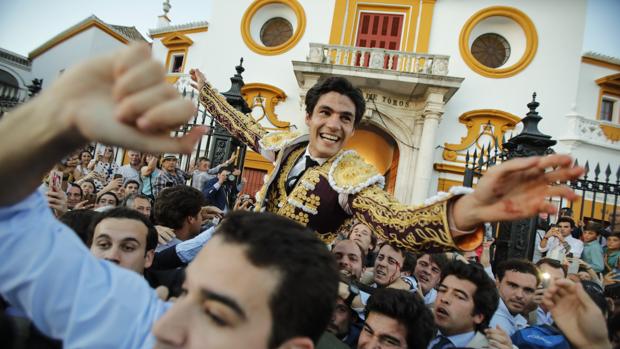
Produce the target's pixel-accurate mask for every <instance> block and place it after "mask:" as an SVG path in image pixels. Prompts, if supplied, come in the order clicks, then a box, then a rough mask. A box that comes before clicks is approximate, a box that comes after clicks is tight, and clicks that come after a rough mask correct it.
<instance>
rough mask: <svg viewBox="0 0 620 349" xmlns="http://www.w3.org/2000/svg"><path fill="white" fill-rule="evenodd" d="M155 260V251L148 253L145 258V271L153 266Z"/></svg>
mask: <svg viewBox="0 0 620 349" xmlns="http://www.w3.org/2000/svg"><path fill="white" fill-rule="evenodd" d="M153 259H155V250H148V251H146V255H145V256H144V269H148V268H150V267H151V265H153Z"/></svg>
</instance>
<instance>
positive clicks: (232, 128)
mask: <svg viewBox="0 0 620 349" xmlns="http://www.w3.org/2000/svg"><path fill="white" fill-rule="evenodd" d="M190 75H191V77H192V80H193V81H194V83H193V84H192V86H194V87H195V88H196V89H198V90H199V91H200V102H201V103H202V104H203V105H204V106H205V108H207V111H209V113H210V114H211V115H212V116H213V117H214V118H215V119H216V120H217V122H218V123H219V124H220V125H222V127H224V128H225V129H226V130H228V132H230V134H231V135H232V136H233V137H235V138H237V139H238V140H240V141H241V142H243V143H244V144H245V145H247V146H248V147H250V148H251V149H252V150H254V151H255V152H257V153H260V150H259V145H258V140H259V139H261V138H262V137H263V136H264V135H265V134H267V131H266V130H265V129H264V128H263V127H262V126H261V125H260V124H259V123H258V122H256V121H255V120H254V118H252V117H251V116H249V115H245V114H243V113H241V112H240V111H238V110H237V109H235V108H233V107H232V106H231V105H230V104H228V102H226V99H225V98H224V97H223V96H222V95H220V94H219V93H218V92H217V91H216V90H215V89H214V88H213V87H211V85H209V83H208V82H207V81H206V80H205V77H204V75H203V74H202V73H201V72H200V70H198V69H192V70H190Z"/></svg>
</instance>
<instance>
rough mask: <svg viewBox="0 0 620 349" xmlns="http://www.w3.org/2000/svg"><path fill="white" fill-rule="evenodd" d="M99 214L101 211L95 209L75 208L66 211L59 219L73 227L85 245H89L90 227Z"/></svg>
mask: <svg viewBox="0 0 620 349" xmlns="http://www.w3.org/2000/svg"><path fill="white" fill-rule="evenodd" d="M98 215H99V212H96V211H93V210H73V211H67V212H65V213H64V214H63V215H62V216H60V218H58V220H59V221H61V222H63V223H64V224H65V225H66V226H68V227H69V228H71V229H72V230H73V231H74V232H75V233H76V234H77V236H78V237H79V238H80V240H82V242H83V243H84V245H86V246H88V229H89V227H90V223H91V222H92V221H93V220H94V219H95V217H97V216H98Z"/></svg>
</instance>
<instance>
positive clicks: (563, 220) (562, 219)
mask: <svg viewBox="0 0 620 349" xmlns="http://www.w3.org/2000/svg"><path fill="white" fill-rule="evenodd" d="M562 222H565V223H569V224H570V227H571V229H572V228H575V221H574V220H573V219H572V218H570V217H567V216H563V217H560V218H558V221H557V222H556V225H558V224H560V223H562Z"/></svg>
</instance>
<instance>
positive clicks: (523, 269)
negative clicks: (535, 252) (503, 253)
mask: <svg viewBox="0 0 620 349" xmlns="http://www.w3.org/2000/svg"><path fill="white" fill-rule="evenodd" d="M494 271H495V275H496V276H497V280H499V281H502V279H503V278H504V276H505V275H506V272H507V271H514V272H517V273H523V274H532V275H534V276H535V277H536V285H538V284H539V283H540V275H539V274H538V269H537V268H536V265H534V263H532V262H530V261H528V260H525V259H516V258H513V259H507V260H505V261H502V262H500V263H499V264H498V265H497V267H496V268H495V270H494Z"/></svg>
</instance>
